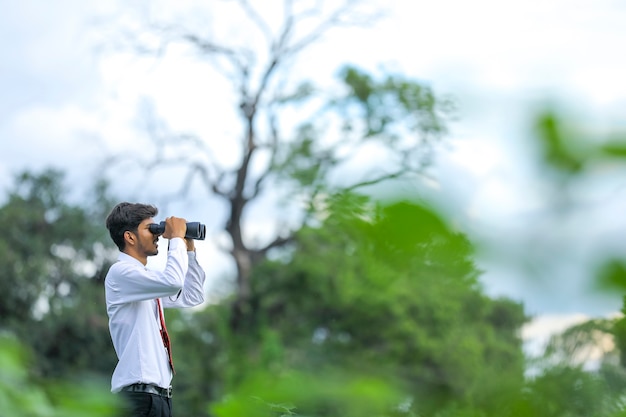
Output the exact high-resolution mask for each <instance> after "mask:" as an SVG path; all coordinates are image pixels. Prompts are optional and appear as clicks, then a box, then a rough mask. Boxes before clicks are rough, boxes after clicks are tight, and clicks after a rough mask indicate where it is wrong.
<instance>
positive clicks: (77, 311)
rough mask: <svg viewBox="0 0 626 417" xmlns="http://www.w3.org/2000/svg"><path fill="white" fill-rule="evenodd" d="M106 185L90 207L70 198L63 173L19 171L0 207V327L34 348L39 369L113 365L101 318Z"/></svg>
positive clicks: (97, 369) (52, 371)
mask: <svg viewBox="0 0 626 417" xmlns="http://www.w3.org/2000/svg"><path fill="white" fill-rule="evenodd" d="M105 190H106V187H105V186H104V185H102V184H98V185H97V187H96V195H95V197H94V198H95V199H96V202H95V203H94V204H93V206H90V207H89V208H88V207H84V206H81V205H75V204H72V203H70V202H69V201H68V200H69V199H68V197H67V191H66V189H65V188H64V183H63V173H62V172H61V171H58V170H55V169H47V170H44V171H42V172H41V173H31V172H24V173H22V174H19V175H17V176H16V178H15V186H14V188H13V190H11V191H9V193H8V198H7V201H6V202H5V203H4V204H3V205H2V206H1V207H0V227H1V228H2V230H3V234H4V238H3V239H2V241H1V242H0V248H1V250H0V256H1V258H2V259H0V275H2V276H3V277H5V278H6V279H3V280H1V282H0V290H1V291H0V315H2V317H3V321H2V328H3V329H4V330H5V331H9V332H11V333H14V334H16V335H17V336H18V337H19V338H20V339H21V341H22V343H24V344H26V345H27V346H28V347H29V348H30V349H32V350H33V352H34V353H35V354H36V361H35V363H36V366H35V368H34V369H36V370H37V371H38V372H39V373H40V374H43V375H47V376H55V377H60V376H67V375H71V374H72V372H74V373H75V374H81V373H84V372H90V373H93V374H94V375H100V376H102V374H103V373H106V374H109V373H110V370H111V369H112V368H113V366H114V359H115V355H114V352H113V349H112V345H111V342H110V338H109V335H108V329H107V327H108V324H107V320H106V316H103V315H104V314H105V311H106V308H105V306H104V300H103V296H102V293H103V285H102V283H103V275H102V271H103V270H106V267H107V266H108V264H107V262H108V261H107V256H106V252H105V250H104V245H103V239H104V238H105V237H106V236H105V233H104V232H103V231H104V230H105V229H104V227H103V225H102V219H103V210H105V207H106V206H107V205H108V202H107V201H106V197H105ZM87 206H88V205H87Z"/></svg>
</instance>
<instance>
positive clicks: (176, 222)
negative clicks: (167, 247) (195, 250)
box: [163, 216, 187, 239]
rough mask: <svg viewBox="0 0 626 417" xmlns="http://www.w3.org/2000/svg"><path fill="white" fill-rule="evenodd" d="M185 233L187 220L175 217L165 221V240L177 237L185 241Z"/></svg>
mask: <svg viewBox="0 0 626 417" xmlns="http://www.w3.org/2000/svg"><path fill="white" fill-rule="evenodd" d="M185 233H187V220H185V219H183V218H180V217H174V216H171V217H168V218H166V219H165V232H163V237H164V238H165V239H173V238H175V237H180V238H183V239H184V238H185Z"/></svg>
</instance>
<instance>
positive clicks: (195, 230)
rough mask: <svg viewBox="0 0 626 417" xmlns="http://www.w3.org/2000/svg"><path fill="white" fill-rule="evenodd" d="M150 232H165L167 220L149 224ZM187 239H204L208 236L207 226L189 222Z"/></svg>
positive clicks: (156, 233)
mask: <svg viewBox="0 0 626 417" xmlns="http://www.w3.org/2000/svg"><path fill="white" fill-rule="evenodd" d="M148 228H149V229H150V232H151V233H152V234H154V235H161V234H163V232H165V222H161V223H159V224H157V223H152V224H150V225H148ZM185 237H186V238H187V239H196V240H204V238H205V237H206V226H205V225H203V224H202V223H200V222H189V223H187V231H186V232H185Z"/></svg>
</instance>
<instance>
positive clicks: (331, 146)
mask: <svg viewBox="0 0 626 417" xmlns="http://www.w3.org/2000/svg"><path fill="white" fill-rule="evenodd" d="M226 3H228V4H229V5H230V6H237V8H238V10H239V12H240V13H241V15H242V16H243V17H244V19H245V20H244V21H245V22H246V28H247V29H246V33H248V34H254V35H255V36H253V37H252V39H253V41H250V42H249V43H242V42H239V43H238V42H237V40H232V39H228V40H224V39H223V38H220V37H219V36H216V35H213V34H208V35H203V34H202V33H199V32H198V30H190V29H188V28H187V27H185V26H183V25H178V24H177V25H172V24H151V25H150V28H149V33H150V34H151V35H152V37H149V40H150V42H147V43H146V42H145V39H146V37H145V36H143V37H140V36H136V34H135V35H131V36H127V37H126V38H127V39H132V40H133V43H132V45H133V46H134V47H135V52H137V53H142V54H143V53H148V54H152V55H154V56H159V57H161V58H162V59H166V58H165V57H166V55H167V49H168V48H169V47H171V46H172V45H178V46H183V47H185V48H188V49H189V50H190V51H193V52H195V53H197V54H199V55H200V56H201V57H202V58H203V59H206V60H207V62H209V63H210V64H211V66H212V68H213V69H214V70H216V71H218V72H219V73H220V74H222V75H223V76H224V79H225V80H226V81H227V82H228V83H229V84H230V85H232V86H233V91H234V93H235V95H236V96H237V103H238V104H237V114H238V117H239V120H240V122H241V128H242V129H241V134H240V136H239V137H238V138H235V139H234V140H233V139H224V140H225V141H231V140H232V141H233V142H235V143H237V144H238V148H239V155H240V159H239V162H238V163H236V164H235V166H232V167H231V166H223V165H222V164H221V163H220V161H218V160H217V158H215V157H214V155H213V153H212V149H211V147H210V146H209V144H208V142H207V141H206V140H204V139H203V138H201V137H198V136H197V135H195V134H187V133H185V134H181V133H175V132H171V131H169V130H168V129H167V128H164V125H163V124H162V123H161V122H160V121H159V120H158V118H157V117H153V116H154V115H152V116H151V117H149V118H148V120H149V121H150V122H149V123H148V124H147V131H148V133H149V134H150V136H151V137H152V139H153V140H154V143H155V145H156V152H155V154H154V157H153V158H151V159H150V160H146V161H145V163H146V167H155V166H157V165H158V166H161V167H162V166H165V165H169V166H173V165H178V166H182V167H184V169H185V172H186V174H185V176H184V180H183V181H182V183H181V184H180V189H179V190H178V193H179V194H180V195H185V194H186V193H187V192H188V191H189V189H190V187H191V184H192V183H194V182H195V181H200V183H201V184H203V186H204V187H205V188H206V190H209V192H210V193H211V194H212V195H214V196H217V197H219V198H220V199H222V200H223V201H224V202H225V203H226V204H227V207H228V214H227V220H226V222H225V224H224V230H225V231H226V232H227V234H228V236H229V237H230V241H231V242H230V243H231V244H230V246H229V247H228V248H225V249H226V250H227V251H228V253H229V254H230V255H231V256H232V259H233V260H234V263H235V265H236V270H237V280H236V294H235V297H234V302H233V316H232V325H233V327H234V328H238V326H239V324H240V321H241V320H242V318H243V317H245V314H246V312H247V309H248V308H249V301H250V297H251V282H250V279H251V270H252V268H253V266H254V265H255V264H257V263H258V262H259V261H261V260H263V259H265V258H266V256H267V253H268V251H270V250H271V249H273V248H278V247H282V246H284V245H285V244H287V243H288V242H290V240H291V239H292V238H293V235H294V232H295V231H296V230H298V228H299V227H301V226H302V225H303V224H305V223H306V222H307V221H309V220H310V219H311V216H312V215H313V214H314V213H315V212H316V202H318V201H319V200H320V197H321V196H323V195H326V194H327V193H330V192H333V190H331V188H332V187H330V182H329V176H330V175H331V173H333V172H336V170H337V168H338V167H341V166H342V164H344V163H345V161H347V160H350V159H351V158H352V157H354V155H356V154H357V153H358V152H359V150H360V149H364V148H365V147H367V146H372V145H373V144H374V143H379V144H381V145H382V146H383V147H384V148H385V149H386V150H387V151H388V152H387V155H386V156H385V157H384V159H385V160H386V161H387V162H388V163H387V164H386V165H385V167H384V168H382V167H381V166H380V165H379V166H378V167H377V170H375V171H371V172H370V173H369V174H368V175H365V176H360V177H354V179H353V180H351V181H347V182H346V181H345V179H344V181H342V182H340V184H338V185H337V187H335V189H334V191H337V189H342V190H355V189H357V188H359V187H364V186H367V185H372V184H378V183H381V182H383V181H385V180H389V179H394V178H399V177H402V176H405V175H409V174H415V173H421V174H423V173H424V167H425V166H426V165H427V164H428V162H429V158H428V156H429V153H428V148H429V144H430V143H432V142H433V139H437V138H439V137H440V136H441V133H442V132H443V130H444V128H443V123H442V122H441V117H440V116H441V113H442V112H445V110H446V106H447V104H448V102H446V101H438V100H435V97H434V94H433V93H432V91H431V90H430V88H428V87H426V86H423V85H421V84H418V83H414V82H410V81H407V80H405V79H403V78H401V77H392V76H389V77H387V78H386V79H385V80H383V81H381V82H377V81H376V80H374V79H373V78H372V77H370V76H368V75H366V74H364V73H362V72H360V71H359V70H356V69H354V68H347V69H344V71H343V73H342V75H343V90H342V91H340V92H339V94H334V98H329V97H326V98H323V99H321V100H318V101H317V103H319V106H313V105H311V106H309V107H308V109H311V108H313V107H315V110H311V111H308V112H305V111H304V110H303V109H305V108H307V107H306V106H302V107H297V106H298V105H302V104H303V103H305V104H306V103H308V104H311V103H315V102H316V98H319V94H316V93H319V91H316V90H315V88H314V87H313V84H312V83H309V82H306V81H304V80H298V79H297V77H295V76H293V75H292V74H290V72H289V68H291V66H292V65H293V64H294V62H296V59H297V58H298V57H300V56H301V55H302V54H303V51H305V50H306V49H307V48H309V47H311V46H312V45H313V44H314V43H316V42H318V41H319V40H320V39H321V38H322V37H324V36H326V35H328V34H329V32H330V31H331V30H333V29H337V28H341V27H361V28H364V27H368V26H371V25H372V24H373V23H374V22H375V21H376V19H377V18H379V17H380V16H381V11H379V10H373V9H371V8H368V6H369V5H368V3H367V2H366V1H362V0H343V1H338V2H324V1H309V2H306V1H302V0H284V1H283V2H282V9H281V13H280V23H279V24H276V23H270V20H269V19H268V17H267V16H266V15H264V14H263V13H262V10H261V7H263V6H256V8H255V6H253V4H252V3H251V2H249V1H247V0H232V1H229V2H226ZM327 3H328V4H327ZM331 3H332V5H330V4H331ZM256 4H259V3H256ZM144 34H145V33H144ZM335 93H336V92H335ZM294 109H296V110H294ZM299 112H302V113H299ZM303 113H306V116H304V117H301V116H302V114H303ZM294 114H297V115H298V117H297V120H293V119H292V117H293V115H294ZM322 139H324V140H322ZM233 142H229V143H233ZM189 149H193V153H190V152H188V151H187V152H185V151H184V150H189ZM109 162H110V161H109ZM286 190H290V193H289V194H290V195H291V197H290V201H289V203H291V204H295V203H296V202H297V203H298V204H300V211H301V213H302V216H301V217H300V218H299V224H297V225H291V227H287V226H286V225H285V224H283V225H282V227H278V228H277V230H276V234H275V236H274V238H272V239H271V240H269V241H266V242H264V243H263V244H253V243H251V242H249V241H246V238H245V233H244V232H245V230H244V228H245V222H244V215H245V213H246V209H247V208H248V207H249V205H250V203H251V202H253V201H257V200H259V199H260V198H263V197H264V196H267V195H268V194H272V193H273V194H280V193H281V192H280V191H282V192H285V191H286Z"/></svg>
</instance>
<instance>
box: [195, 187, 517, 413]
mask: <svg viewBox="0 0 626 417" xmlns="http://www.w3.org/2000/svg"><path fill="white" fill-rule="evenodd" d="M326 212H327V217H326V218H325V219H324V222H323V224H322V225H321V226H320V227H317V228H306V229H303V230H301V231H300V233H299V234H298V238H297V240H296V244H295V246H294V247H293V248H292V249H291V250H292V252H291V255H290V256H289V258H288V260H287V261H273V262H269V261H268V262H266V263H265V264H263V265H262V266H260V267H259V268H257V269H256V270H255V271H254V280H253V281H252V282H253V283H254V285H253V300H252V305H253V306H254V310H253V313H252V314H251V315H250V319H249V321H248V322H247V323H246V328H245V331H244V332H242V333H239V334H238V336H237V338H236V339H235V338H233V337H231V336H229V334H228V330H227V329H224V333H215V334H214V337H215V338H216V339H217V340H220V341H219V342H217V343H220V344H222V345H223V346H228V349H229V351H230V353H229V355H228V357H226V361H227V362H226V363H224V365H225V366H227V367H232V368H233V370H235V373H228V372H227V373H222V374H223V375H225V376H227V378H228V379H226V380H224V383H225V384H226V385H225V386H224V387H223V392H228V393H231V394H232V393H239V392H240V390H242V391H243V392H244V393H245V395H243V396H242V395H241V394H237V396H236V397H234V398H231V399H230V400H228V398H229V397H226V398H227V401H226V403H225V404H227V405H228V407H226V405H224V407H226V409H221V408H220V409H219V410H221V411H220V412H223V413H225V414H223V415H234V414H229V413H234V411H232V410H231V408H229V407H234V409H237V407H243V405H241V404H242V401H243V402H244V403H246V401H247V399H250V398H252V397H253V396H255V395H254V393H253V388H250V387H256V388H255V389H257V390H258V392H266V389H267V388H266V386H268V385H269V386H272V385H271V383H270V381H272V382H276V383H279V380H280V378H281V375H294V373H295V375H300V376H302V375H305V376H306V375H316V377H317V376H319V378H320V380H319V381H317V380H313V382H311V383H310V385H312V386H316V385H320V386H325V385H327V384H330V386H334V385H333V382H332V381H335V380H341V381H344V382H342V383H341V384H339V385H342V384H347V385H349V382H347V381H350V380H351V379H350V378H354V380H355V381H359V380H361V378H366V380H369V381H379V382H372V384H373V386H376V384H380V381H384V382H385V383H384V384H383V385H382V386H381V387H380V388H377V390H378V389H380V392H381V395H382V394H383V393H384V392H395V393H396V394H394V395H396V397H395V398H396V399H397V398H398V396H399V395H400V393H401V394H402V395H403V396H404V397H405V398H414V404H416V405H415V407H416V408H417V410H419V411H420V412H426V411H428V410H431V411H432V410H435V409H437V408H441V407H443V406H444V405H445V404H448V403H449V402H450V401H454V402H458V403H459V404H462V405H463V406H464V407H469V406H471V407H477V408H478V409H483V410H486V411H487V410H492V409H498V408H499V407H502V406H503V403H504V402H506V399H507V398H508V397H509V396H510V395H512V394H511V393H514V392H517V390H518V389H519V388H520V387H521V384H522V382H523V355H522V352H521V341H520V339H519V336H518V334H517V329H518V328H519V327H520V326H521V324H522V323H523V322H524V321H525V316H524V314H523V310H522V308H521V306H520V305H519V304H517V303H514V302H512V301H509V300H491V299H489V298H488V297H486V296H485V295H483V294H482V292H481V289H480V286H479V285H478V281H477V277H478V271H477V270H476V269H475V267H474V265H473V262H472V259H471V257H472V247H471V245H470V244H469V242H468V241H467V239H466V238H465V237H464V236H463V235H461V234H459V233H457V232H455V231H454V230H452V229H451V228H450V227H449V226H448V225H447V224H446V222H445V221H444V220H443V219H442V218H441V217H440V216H439V215H437V214H436V212H435V211H434V210H432V209H431V208H428V207H425V206H422V205H419V204H415V203H411V202H408V201H400V202H397V203H392V204H387V205H377V204H372V203H370V202H368V201H367V200H366V199H363V198H362V197H358V196H354V195H338V196H335V197H333V198H332V199H330V200H329V202H328V207H327V210H326ZM203 314H206V315H207V316H208V315H212V314H215V315H216V314H217V312H216V311H214V312H213V313H212V312H211V310H208V311H207V312H206V313H201V315H203ZM215 315H213V317H215ZM218 331H219V330H218ZM328 369H332V370H333V375H338V376H337V377H336V378H335V377H331V378H330V380H331V382H328V381H326V380H325V378H326V376H325V372H326V370H328ZM257 370H265V372H266V374H264V379H263V380H264V381H265V382H264V383H259V384H257V385H254V383H253V382H250V381H249V378H251V376H250V373H252V375H255V374H256V373H257V372H258V371H257ZM268 374H269V375H268ZM348 376H350V378H348ZM307 378H308V377H307ZM368 378H371V379H368ZM305 379H306V378H305ZM252 381H257V380H256V379H254V378H253V380H252ZM250 384H252V385H250ZM290 385H293V386H294V387H295V388H293V389H294V390H296V391H287V393H288V395H285V396H282V397H277V398H275V397H267V398H266V397H264V396H263V395H260V394H259V395H256V396H258V397H260V398H262V399H263V401H264V402H265V403H272V404H282V403H287V402H289V401H288V400H289V399H290V398H289V396H291V403H293V404H294V405H295V406H296V407H297V409H301V407H304V408H305V409H307V407H308V405H307V406H306V407H305V404H309V403H311V404H313V403H319V404H325V401H326V400H322V399H320V398H325V397H324V395H323V393H320V392H319V391H315V390H314V389H312V388H309V385H308V384H306V383H303V382H301V383H295V382H294V383H292V384H287V386H290ZM298 387H299V388H298ZM297 389H300V390H301V392H298V391H297ZM386 390H387V391H386ZM270 391H271V390H270ZM344 394H346V395H347V393H345V392H344ZM309 395H310V397H309ZM338 395H339V394H338ZM318 396H319V397H320V398H318ZM316 398H317V399H316ZM385 398H387V397H386V396H385ZM494 398H495V399H497V400H494ZM296 399H298V401H296ZM229 401H234V403H231V402H229ZM337 401H338V402H345V404H351V403H352V402H351V401H350V400H349V399H348V398H344V399H343V400H341V401H339V400H337ZM360 401H362V400H359V401H357V403H358V402H360ZM399 403H400V401H399V400H397V403H396V405H398V404H399ZM246 404H247V405H245V406H246V407H248V406H255V407H256V406H258V404H256V405H253V404H254V402H253V403H251V404H248V403H246ZM328 407H330V408H331V409H334V408H333V407H335V406H332V407H331V406H328ZM346 407H351V406H350V405H346ZM344 412H346V413H348V411H345V410H344ZM380 413H381V412H379V414H380ZM304 415H319V416H322V415H334V414H333V413H326V412H323V411H318V412H317V414H315V413H311V412H307V413H304ZM355 415H356V414H355ZM381 415H383V414H381Z"/></svg>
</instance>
